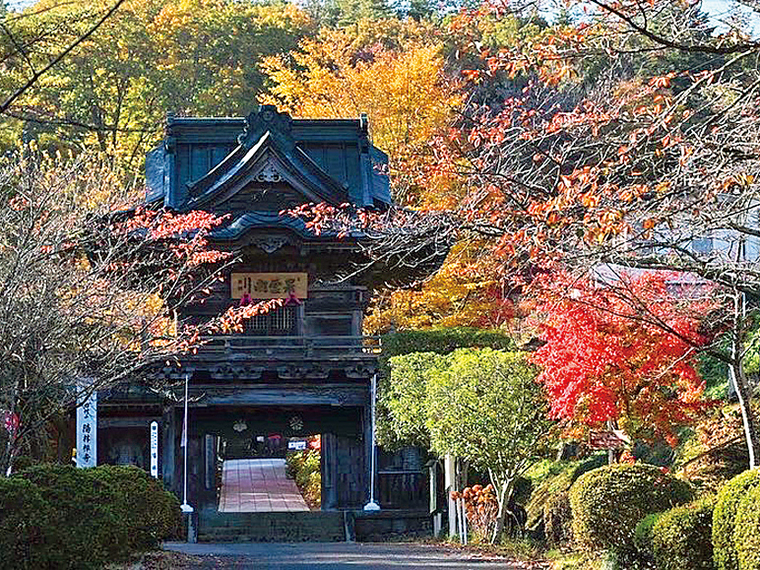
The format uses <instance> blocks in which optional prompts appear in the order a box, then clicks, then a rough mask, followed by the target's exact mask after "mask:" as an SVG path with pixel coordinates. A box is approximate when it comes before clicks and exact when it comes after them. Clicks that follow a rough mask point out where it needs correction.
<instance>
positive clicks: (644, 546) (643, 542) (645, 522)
mask: <svg viewBox="0 0 760 570" xmlns="http://www.w3.org/2000/svg"><path fill="white" fill-rule="evenodd" d="M662 515H663V513H652V514H650V515H647V516H645V517H644V518H643V519H641V520H640V521H639V524H637V525H636V530H634V533H633V544H634V546H635V548H636V558H637V559H638V560H639V561H640V562H642V563H643V564H649V565H653V564H654V554H653V552H652V534H653V533H654V525H655V524H656V523H657V521H658V520H659V519H660V517H661V516H662Z"/></svg>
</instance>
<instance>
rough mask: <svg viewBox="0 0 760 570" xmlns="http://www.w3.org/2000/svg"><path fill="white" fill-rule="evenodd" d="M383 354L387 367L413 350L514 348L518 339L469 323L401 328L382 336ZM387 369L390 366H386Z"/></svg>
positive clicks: (442, 351)
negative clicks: (445, 326)
mask: <svg viewBox="0 0 760 570" xmlns="http://www.w3.org/2000/svg"><path fill="white" fill-rule="evenodd" d="M382 343H383V354H382V356H381V357H380V361H381V362H380V364H381V366H382V367H383V368H384V369H387V367H388V361H389V360H390V359H391V358H392V357H394V356H400V355H403V354H411V353H412V352H435V353H437V354H449V353H450V352H454V351H455V350H456V349H458V348H493V349H494V350H514V348H515V341H514V340H513V339H512V338H511V337H510V336H509V335H507V334H506V333H504V332H502V331H499V330H484V329H476V328H468V327H451V328H436V329H427V330H421V331H400V332H395V333H388V334H386V335H383V337H382ZM386 371H387V370H386Z"/></svg>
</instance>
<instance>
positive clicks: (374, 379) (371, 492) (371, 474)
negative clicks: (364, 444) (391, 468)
mask: <svg viewBox="0 0 760 570" xmlns="http://www.w3.org/2000/svg"><path fill="white" fill-rule="evenodd" d="M371 398H372V399H371V401H370V415H371V419H370V422H371V446H370V449H371V452H370V459H369V465H370V467H369V503H367V504H366V505H364V510H365V511H379V510H380V505H378V504H377V503H376V502H375V455H376V450H375V401H376V399H377V374H373V375H372V393H371Z"/></svg>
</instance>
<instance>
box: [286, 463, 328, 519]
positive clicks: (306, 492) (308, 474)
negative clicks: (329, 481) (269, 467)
mask: <svg viewBox="0 0 760 570" xmlns="http://www.w3.org/2000/svg"><path fill="white" fill-rule="evenodd" d="M285 463H286V471H287V474H288V476H289V477H290V478H291V479H293V480H295V482H296V485H297V486H298V488H299V490H300V491H301V494H302V495H303V498H304V500H305V501H306V503H307V504H308V505H309V507H311V508H312V509H318V508H319V507H320V506H321V504H322V471H321V469H320V452H319V451H317V450H315V449H307V450H305V451H294V452H291V453H288V455H287V457H286V458H285Z"/></svg>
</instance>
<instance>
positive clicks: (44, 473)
mask: <svg viewBox="0 0 760 570" xmlns="http://www.w3.org/2000/svg"><path fill="white" fill-rule="evenodd" d="M93 471H94V470H93V469H76V468H75V467H73V466H65V465H36V466H34V467H31V468H29V469H27V470H25V471H22V472H20V473H18V474H17V475H16V476H15V477H17V478H21V479H25V480H27V481H30V482H32V483H34V484H35V485H36V486H37V487H38V489H39V492H40V495H41V496H42V498H43V499H44V500H45V501H47V503H49V504H50V506H51V511H50V517H49V519H48V520H49V525H48V528H47V529H46V530H47V532H46V533H45V534H46V542H45V545H44V550H45V551H44V552H40V556H41V557H44V558H45V560H46V561H47V567H48V568H55V569H57V570H58V569H60V570H64V569H69V568H70V569H77V570H89V569H93V570H95V569H100V568H102V567H103V565H104V564H105V563H107V562H111V561H119V560H124V559H126V558H127V556H128V554H129V548H128V539H127V525H126V524H124V521H122V520H121V518H120V516H119V513H118V510H117V509H116V508H114V506H115V505H116V504H117V502H118V497H117V496H116V493H115V490H114V488H113V487H112V486H111V485H109V484H107V483H105V482H104V481H101V480H99V479H98V478H97V477H96V476H95V475H94V473H93Z"/></svg>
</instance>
